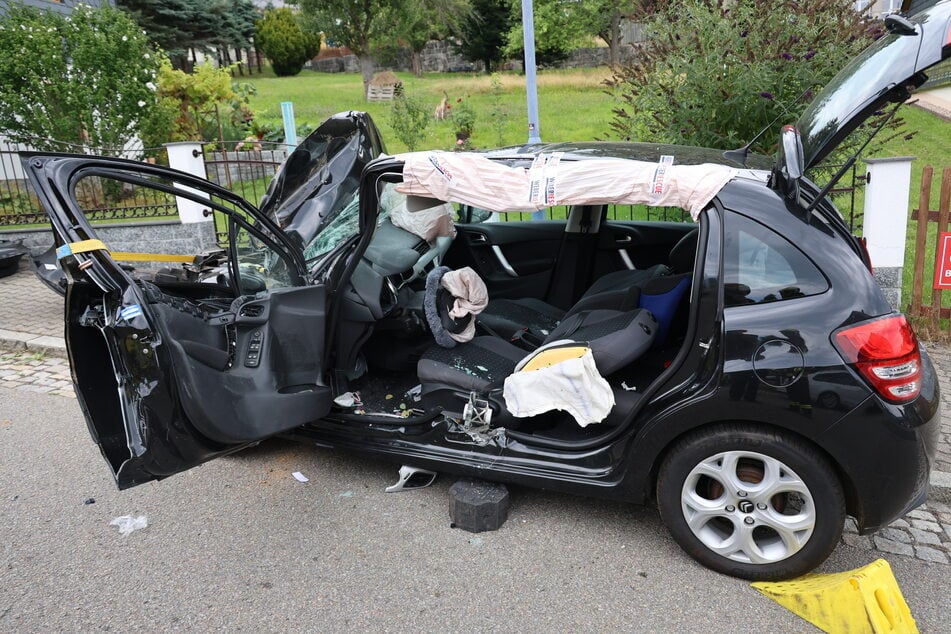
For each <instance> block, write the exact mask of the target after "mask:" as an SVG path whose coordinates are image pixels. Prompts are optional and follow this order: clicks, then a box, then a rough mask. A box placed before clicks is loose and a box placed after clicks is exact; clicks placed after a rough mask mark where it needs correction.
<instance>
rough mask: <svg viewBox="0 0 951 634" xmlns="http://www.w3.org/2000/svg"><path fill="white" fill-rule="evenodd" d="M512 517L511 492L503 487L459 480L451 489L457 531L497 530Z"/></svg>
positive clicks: (490, 483) (451, 512)
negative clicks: (458, 529)
mask: <svg viewBox="0 0 951 634" xmlns="http://www.w3.org/2000/svg"><path fill="white" fill-rule="evenodd" d="M508 515H509V491H508V488H506V486H505V485H504V484H496V483H494V482H485V481H482V480H471V479H464V480H459V481H458V482H456V483H455V484H453V485H452V486H451V487H449V518H450V521H451V522H452V526H453V527H454V528H461V529H462V530H465V531H469V532H470V533H481V532H483V531H494V530H498V529H499V528H500V527H501V526H502V524H504V523H505V520H506V519H508Z"/></svg>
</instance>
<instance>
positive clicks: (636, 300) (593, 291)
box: [479, 228, 700, 345]
mask: <svg viewBox="0 0 951 634" xmlns="http://www.w3.org/2000/svg"><path fill="white" fill-rule="evenodd" d="M699 234H700V230H699V229H696V228H695V229H693V230H691V231H690V232H688V233H687V234H686V235H684V236H683V237H682V238H681V239H680V240H679V241H678V242H677V244H675V245H674V247H673V248H672V249H671V250H670V254H669V255H668V257H667V262H668V263H667V265H664V264H657V265H654V266H652V267H649V268H646V269H634V270H625V271H614V272H612V273H608V274H607V275H604V276H602V277H600V278H598V280H597V281H595V283H594V284H592V285H591V287H590V288H589V289H588V290H587V291H585V293H584V295H582V296H581V299H579V300H578V301H577V302H576V303H575V304H574V305H573V306H572V307H571V308H569V309H568V310H567V311H565V310H563V309H561V308H558V307H557V306H552V305H551V304H548V303H546V302H544V301H542V300H540V299H535V298H524V299H493V300H490V301H489V305H488V306H486V308H485V310H484V311H483V312H482V314H480V315H479V323H480V324H482V325H483V326H485V327H486V329H487V330H489V331H491V332H494V333H496V334H498V335H499V336H500V337H503V338H506V339H513V338H518V336H519V333H520V332H521V331H530V332H533V333H539V334H540V335H541V336H547V333H549V332H551V331H553V330H554V329H555V328H556V327H557V326H558V324H559V323H560V322H561V321H562V320H563V319H565V318H567V317H570V316H571V315H574V314H576V313H579V312H582V311H586V310H597V309H613V310H622V311H626V310H630V309H632V308H637V307H639V306H643V307H645V308H648V309H650V310H651V311H652V312H653V313H654V316H655V317H656V318H657V319H658V320H659V321H661V322H662V323H666V328H664V329H663V335H664V336H663V337H661V338H659V339H658V341H657V344H658V345H661V344H662V343H663V341H664V339H665V338H666V334H667V332H668V330H669V328H670V323H671V321H672V320H673V316H674V313H675V312H676V308H677V306H678V304H679V301H680V299H681V298H682V297H683V293H684V292H685V291H686V289H687V288H689V280H690V276H691V274H692V273H693V266H694V260H695V259H696V254H697V240H698V236H699ZM668 293H670V294H669V295H667V294H668ZM645 296H649V299H647V302H648V303H647V304H645V303H644V301H645V299H646V297H645ZM662 296H663V298H662Z"/></svg>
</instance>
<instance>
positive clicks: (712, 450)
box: [657, 425, 845, 581]
mask: <svg viewBox="0 0 951 634" xmlns="http://www.w3.org/2000/svg"><path fill="white" fill-rule="evenodd" d="M657 506H658V508H659V510H660V515H661V518H662V519H663V520H664V524H665V525H666V526H667V528H668V530H669V531H670V533H671V535H672V536H673V538H674V540H675V541H676V542H677V543H678V544H679V545H680V547H681V548H683V549H684V550H685V551H686V552H687V554H689V555H690V556H691V557H693V558H694V559H696V560H697V561H699V562H700V563H701V564H703V565H704V566H706V567H707V568H710V569H712V570H715V571H717V572H721V573H724V574H728V575H731V576H734V577H740V578H743V579H751V580H755V581H776V580H781V579H790V578H792V577H798V576H800V575H803V574H805V573H807V572H809V571H811V570H812V569H813V568H815V567H816V566H818V565H819V564H821V563H822V562H823V561H825V560H826V558H827V557H828V556H829V555H830V554H831V553H832V551H833V549H834V548H835V546H836V544H838V542H839V538H840V537H841V535H842V527H843V524H844V522H845V496H844V494H843V492H842V484H841V482H840V481H839V478H838V476H837V475H836V473H835V471H834V470H833V469H832V467H831V465H830V464H829V461H828V460H827V459H826V458H825V456H823V455H822V454H821V453H819V451H818V450H817V449H816V448H815V447H813V446H812V445H809V444H808V443H806V442H804V441H802V440H800V439H798V438H796V437H793V436H791V435H787V434H783V433H781V432H778V431H773V430H768V431H767V430H760V429H756V428H754V427H751V426H745V425H717V426H715V427H711V428H707V429H703V430H700V431H698V432H695V433H693V434H691V435H689V436H687V437H686V438H684V439H683V440H681V441H679V442H678V443H677V444H676V445H675V446H674V447H673V449H671V451H670V452H669V453H668V455H667V457H666V458H665V459H664V462H663V464H662V465H661V467H660V471H659V473H658V478H657Z"/></svg>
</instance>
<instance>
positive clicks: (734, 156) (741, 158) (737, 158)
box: [723, 88, 812, 167]
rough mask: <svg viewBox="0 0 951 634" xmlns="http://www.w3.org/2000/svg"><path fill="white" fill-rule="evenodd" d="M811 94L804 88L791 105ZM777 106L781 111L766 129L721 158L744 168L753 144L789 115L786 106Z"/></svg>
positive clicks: (810, 90) (727, 151)
mask: <svg viewBox="0 0 951 634" xmlns="http://www.w3.org/2000/svg"><path fill="white" fill-rule="evenodd" d="M811 92H812V89H811V88H806V89H805V90H803V91H802V94H801V95H799V96H798V97H796V100H795V101H793V102H792V105H795V104H797V103H799V102H800V101H801V100H802V98H803V97H805V96H806V95H808V94H809V93H811ZM777 103H778V102H777ZM779 105H780V106H781V107H782V109H783V111H782V112H781V113H779V114H778V115H776V118H775V119H773V120H772V121H770V122H769V123H767V124H766V127H765V128H763V129H762V130H760V131H759V132H757V133H756V136H754V137H753V138H752V139H751V140H750V142H749V143H747V144H746V145H744V146H743V147H739V148H736V149H735V150H726V151H725V152H723V158H725V159H727V160H728V161H733V162H734V163H737V164H739V165H742V166H743V167H746V158H747V157H748V156H749V154H750V148H752V147H753V144H754V143H756V142H757V141H759V139H760V137H761V136H763V135H764V134H766V132H767V131H768V130H769V129H770V128H772V127H773V126H774V125H776V122H777V121H779V120H780V119H781V118H782V117H783V116H784V115H787V114H789V109H788V108H787V107H786V106H784V105H783V104H781V103H780V104H779Z"/></svg>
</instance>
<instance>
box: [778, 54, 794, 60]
mask: <svg viewBox="0 0 951 634" xmlns="http://www.w3.org/2000/svg"><path fill="white" fill-rule="evenodd" d="M780 57H782V58H783V59H785V60H787V61H788V60H791V59H792V58H793V56H792V53H783V54H782V55H780Z"/></svg>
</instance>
